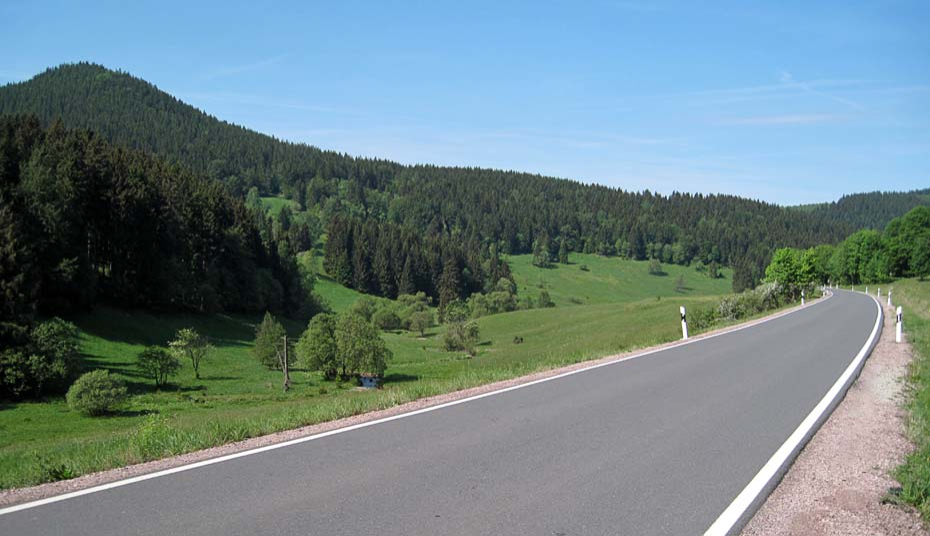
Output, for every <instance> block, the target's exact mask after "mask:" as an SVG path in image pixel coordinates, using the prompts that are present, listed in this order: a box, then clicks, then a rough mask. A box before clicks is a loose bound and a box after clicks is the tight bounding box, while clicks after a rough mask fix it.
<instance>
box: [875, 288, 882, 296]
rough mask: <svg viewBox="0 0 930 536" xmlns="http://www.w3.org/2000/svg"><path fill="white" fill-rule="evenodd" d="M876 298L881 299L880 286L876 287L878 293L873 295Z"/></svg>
mask: <svg viewBox="0 0 930 536" xmlns="http://www.w3.org/2000/svg"><path fill="white" fill-rule="evenodd" d="M875 297H877V298H878V299H882V287H878V293H877V294H876V295H875Z"/></svg>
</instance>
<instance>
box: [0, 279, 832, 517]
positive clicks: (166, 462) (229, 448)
mask: <svg viewBox="0 0 930 536" xmlns="http://www.w3.org/2000/svg"><path fill="white" fill-rule="evenodd" d="M823 299H827V298H821V299H819V300H812V301H811V302H809V303H808V304H807V305H805V306H796V307H792V308H789V309H784V310H782V311H779V312H777V313H774V314H772V315H768V316H766V317H762V318H759V319H756V320H751V321H749V322H745V323H742V324H737V325H733V326H727V327H723V328H719V329H716V330H713V331H709V332H706V333H702V334H700V335H697V336H693V337H691V339H692V340H700V339H703V338H707V337H710V336H713V335H717V334H721V333H726V332H730V331H734V330H737V329H743V328H745V327H749V326H752V325H755V324H758V323H760V322H764V321H766V320H770V319H772V318H777V317H779V316H783V315H786V314H790V313H792V312H794V311H796V310H798V309H801V308H803V307H812V306H815V305H816V304H817V303H818V302H820V301H821V300H823ZM679 344H682V343H681V341H675V342H670V343H667V344H663V345H658V346H653V347H650V348H640V349H636V350H631V351H629V352H625V353H622V354H615V355H610V356H605V357H603V358H600V359H596V360H592V361H584V362H581V363H576V364H574V365H569V366H566V367H561V368H557V369H550V370H546V371H542V372H537V373H535V374H530V375H528V376H522V377H519V378H513V379H511V380H506V381H501V382H496V383H492V384H487V385H482V386H479V387H474V388H471V389H465V390H461V391H455V392H452V393H446V394H443V395H437V396H432V397H428V398H423V399H420V400H415V401H413V402H409V403H406V404H401V405H398V406H394V407H392V408H388V409H384V410H380V411H373V412H369V413H364V414H360V415H355V416H352V417H347V418H344V419H339V420H335V421H329V422H324V423H319V424H314V425H310V426H305V427H301V428H296V429H293V430H287V431H283V432H278V433H274V434H269V435H264V436H260V437H254V438H250V439H247V440H244V441H240V442H237V443H230V444H227V445H221V446H218V447H213V448H209V449H205V450H200V451H196V452H190V453H187V454H182V455H180V456H174V457H171V458H164V459H160V460H154V461H150V462H145V463H141V464H136V465H130V466H127V467H121V468H117V469H110V470H107V471H100V472H97V473H91V474H87V475H82V476H80V477H78V478H74V479H71V480H63V481H58V482H49V483H46V484H41V485H38V486H32V487H28V488H16V489H9V490H3V491H0V507H3V506H11V505H14V504H20V503H24V502H29V501H34V500H39V499H44V498H47V497H52V496H55V495H61V494H64V493H70V492H73V491H78V490H82V489H87V488H91V487H94V486H99V485H102V484H107V483H110V482H115V481H118V480H123V479H127V478H132V477H136V476H140V475H144V474H148V473H153V472H156V471H162V470H165V469H171V468H173V467H179V466H182V465H187V464H191V463H196V462H199V461H203V460H208V459H211V458H216V457H220V456H225V455H228V454H233V453H236V452H241V451H246V450H251V449H255V448H259V447H264V446H267V445H273V444H276V443H282V442H285V441H289V440H292V439H297V438H300V437H305V436H310V435H315V434H320V433H324V432H328V431H331V430H336V429H339V428H344V427H348V426H352V425H356V424H360V423H364V422H369V421H374V420H378V419H383V418H386V417H390V416H394V415H399V414H402V413H407V412H411V411H416V410H419V409H423V408H426V407H430V406H436V405H439V404H444V403H447V402H452V401H455V400H461V399H463V398H468V397H471V396H475V395H480V394H484V393H488V392H492V391H497V390H500V389H505V388H508V387H512V386H514V385H519V384H524V383H529V382H533V381H536V380H540V379H543V378H548V377H552V376H557V375H559V374H563V373H565V372H570V371H573V370H578V369H584V368H587V367H590V366H593V365H597V364H600V363H605V362H610V361H616V360H619V359H623V358H625V357H629V356H633V355H637V354H642V353H645V352H648V351H654V350H659V349H663V348H669V347H672V346H677V345H679Z"/></svg>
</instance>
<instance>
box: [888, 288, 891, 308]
mask: <svg viewBox="0 0 930 536" xmlns="http://www.w3.org/2000/svg"><path fill="white" fill-rule="evenodd" d="M888 307H891V289H888Z"/></svg>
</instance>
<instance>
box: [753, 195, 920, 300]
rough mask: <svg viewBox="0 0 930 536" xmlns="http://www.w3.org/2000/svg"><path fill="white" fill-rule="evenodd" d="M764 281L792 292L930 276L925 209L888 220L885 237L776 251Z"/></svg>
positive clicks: (860, 236) (867, 232) (868, 232)
mask: <svg viewBox="0 0 930 536" xmlns="http://www.w3.org/2000/svg"><path fill="white" fill-rule="evenodd" d="M765 275H766V279H767V280H769V281H778V282H780V283H784V284H786V285H790V286H794V287H796V288H802V287H807V286H813V285H822V284H828V283H829V284H840V285H859V284H869V283H885V282H888V281H891V280H893V279H897V278H901V277H919V278H925V277H927V276H930V207H917V208H914V209H912V210H911V211H910V212H908V213H907V214H905V215H904V216H901V217H899V218H895V219H893V220H891V222H889V223H888V225H887V226H886V227H885V229H884V231H876V230H872V229H863V230H860V231H857V232H856V233H853V234H852V235H850V236H849V237H848V238H846V240H843V241H842V242H841V243H839V244H838V245H836V246H832V245H829V244H822V245H819V246H816V247H813V248H809V249H806V250H799V249H792V248H782V249H779V250H777V251H776V252H775V254H774V256H773V258H772V262H771V264H769V266H768V267H767V268H766V272H765Z"/></svg>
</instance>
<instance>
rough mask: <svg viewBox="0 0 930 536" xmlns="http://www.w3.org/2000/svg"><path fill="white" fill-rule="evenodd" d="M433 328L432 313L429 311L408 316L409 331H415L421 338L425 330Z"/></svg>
mask: <svg viewBox="0 0 930 536" xmlns="http://www.w3.org/2000/svg"><path fill="white" fill-rule="evenodd" d="M431 327H433V313H431V312H429V311H417V312H416V313H413V314H412V315H410V329H411V330H413V331H416V332H417V333H419V334H420V336H421V337H423V336H425V335H426V330H428V329H429V328H431Z"/></svg>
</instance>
